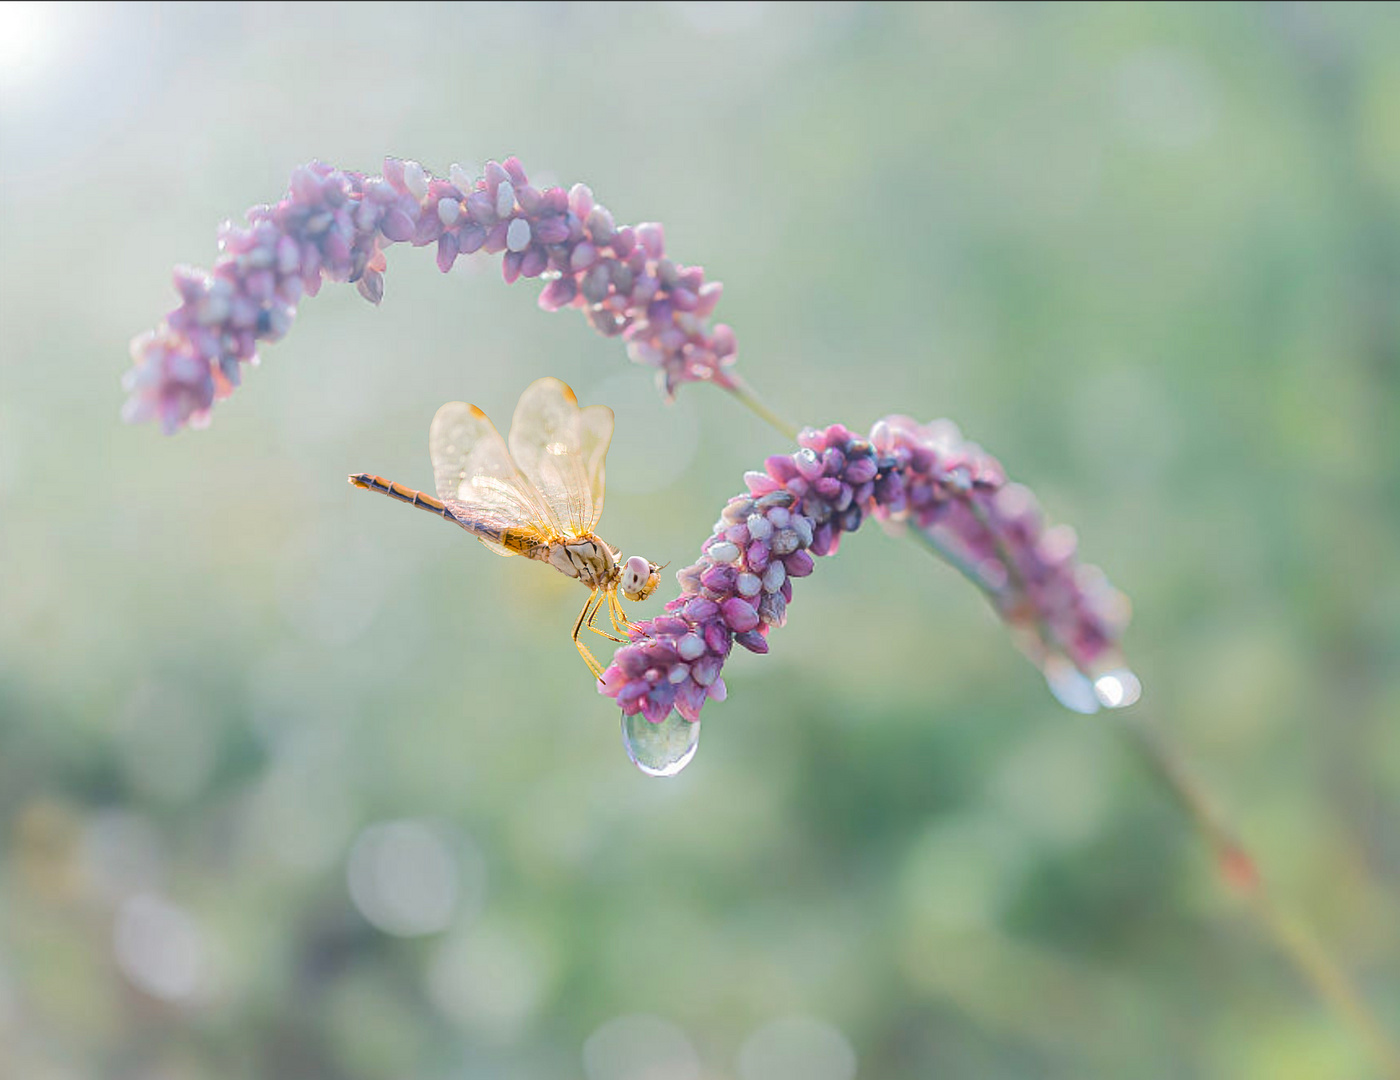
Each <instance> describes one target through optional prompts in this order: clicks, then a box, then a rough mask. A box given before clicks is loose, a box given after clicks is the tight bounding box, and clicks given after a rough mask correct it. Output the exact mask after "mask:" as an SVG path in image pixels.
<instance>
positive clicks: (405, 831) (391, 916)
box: [346, 821, 483, 937]
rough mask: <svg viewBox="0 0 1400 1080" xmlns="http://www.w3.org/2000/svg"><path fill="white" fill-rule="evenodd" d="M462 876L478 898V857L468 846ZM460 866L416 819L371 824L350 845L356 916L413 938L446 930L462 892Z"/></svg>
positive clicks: (437, 837) (441, 839)
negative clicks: (357, 909)
mask: <svg viewBox="0 0 1400 1080" xmlns="http://www.w3.org/2000/svg"><path fill="white" fill-rule="evenodd" d="M461 869H462V870H463V871H464V873H463V874H462V877H463V878H465V879H468V881H469V884H470V885H471V886H473V888H472V892H473V893H475V894H476V898H477V900H478V902H479V898H480V892H481V888H480V886H481V880H482V877H483V871H482V867H481V857H480V855H479V854H477V853H476V852H475V850H471V853H470V857H469V858H467V859H466V860H465V861H464V864H463V866H462V867H461ZM458 872H459V867H458V862H457V859H456V858H455V857H454V853H453V851H452V850H451V849H450V848H449V847H448V845H447V842H446V840H445V839H444V837H443V836H442V835H441V834H440V833H439V831H438V830H437V829H434V828H431V827H429V826H428V825H426V824H424V823H423V822H419V821H390V822H385V823H383V824H380V825H371V826H370V827H369V828H367V829H365V830H364V832H362V833H360V835H359V837H358V838H357V839H356V840H355V843H354V846H353V847H352V848H351V849H350V861H349V865H348V867H347V870H346V877H347V879H348V882H349V886H350V899H351V900H353V901H354V902H355V906H356V907H357V908H359V909H360V914H361V915H363V916H364V917H365V918H366V919H368V920H369V921H370V922H371V923H373V924H374V925H375V926H376V927H378V928H379V929H380V930H383V931H384V932H385V933H386V934H394V935H396V936H398V937H415V936H417V935H419V934H432V933H436V932H437V931H439V930H445V929H447V927H448V926H449V925H450V924H451V922H452V919H453V916H454V915H455V914H456V912H457V906H458V900H459V898H460V895H461V891H462V890H461V884H462V882H461V881H460V880H459V876H458Z"/></svg>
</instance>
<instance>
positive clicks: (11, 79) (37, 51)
mask: <svg viewBox="0 0 1400 1080" xmlns="http://www.w3.org/2000/svg"><path fill="white" fill-rule="evenodd" d="M57 11H58V7H57V5H55V4H31V3H4V4H0V85H4V86H5V87H11V86H15V85H18V84H19V83H22V82H26V81H28V80H29V79H31V78H33V77H34V76H35V75H37V74H38V73H39V72H41V71H42V70H43V68H44V66H45V65H46V64H47V63H48V61H49V58H50V57H51V56H52V55H53V53H54V52H55V45H56V40H55V39H56V38H57V36H58V35H57V33H56V30H57V28H56V27H55V26H54V15H55V14H56V13H57Z"/></svg>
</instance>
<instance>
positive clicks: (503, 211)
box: [496, 180, 515, 218]
mask: <svg viewBox="0 0 1400 1080" xmlns="http://www.w3.org/2000/svg"><path fill="white" fill-rule="evenodd" d="M513 209H515V188H513V187H511V186H510V181H509V180H502V181H501V183H500V185H499V186H498V187H497V188H496V216H497V217H499V218H503V217H508V216H509V215H510V212H511V211H512V210H513Z"/></svg>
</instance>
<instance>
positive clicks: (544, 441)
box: [510, 378, 613, 535]
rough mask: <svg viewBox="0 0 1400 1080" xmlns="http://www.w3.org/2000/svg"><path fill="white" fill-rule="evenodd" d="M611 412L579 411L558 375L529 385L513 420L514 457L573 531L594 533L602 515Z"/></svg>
mask: <svg viewBox="0 0 1400 1080" xmlns="http://www.w3.org/2000/svg"><path fill="white" fill-rule="evenodd" d="M612 433H613V411H612V410H611V409H610V408H608V407H607V406H606V405H590V406H589V407H588V408H586V409H580V408H579V405H578V398H576V397H575V396H574V392H573V391H572V390H571V389H569V387H568V385H567V384H565V383H563V382H560V381H559V380H558V379H549V378H546V379H539V380H537V381H535V382H533V383H531V384H530V385H529V386H528V387H526V389H525V392H524V393H523V394H521V395H520V402H519V403H518V404H517V405H516V406H515V416H514V418H513V419H512V420H511V424H510V455H511V457H513V458H514V459H515V462H516V464H517V465H519V466H520V471H521V472H523V473H524V474H525V477H526V478H527V479H528V480H529V481H530V482H531V483H532V484H533V485H534V487H535V488H536V489H537V490H538V491H539V493H540V494H541V495H542V496H543V497H544V500H545V502H547V503H548V504H549V506H550V509H551V510H553V512H554V513H555V515H556V516H557V517H558V518H559V519H560V520H561V521H562V522H563V523H564V525H565V526H566V527H567V528H568V529H569V530H570V531H571V532H573V533H574V534H575V535H579V534H583V533H591V532H592V531H593V527H594V526H595V525H597V523H598V518H599V517H600V516H601V515H602V513H603V493H604V479H605V478H604V463H605V462H606V459H607V456H608V444H609V443H610V442H611V441H612Z"/></svg>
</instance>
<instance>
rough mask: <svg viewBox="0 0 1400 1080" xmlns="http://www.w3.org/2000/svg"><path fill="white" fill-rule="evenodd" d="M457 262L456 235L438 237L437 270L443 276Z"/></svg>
mask: <svg viewBox="0 0 1400 1080" xmlns="http://www.w3.org/2000/svg"><path fill="white" fill-rule="evenodd" d="M456 261H457V235H456V234H455V233H450V232H449V233H443V234H442V235H441V236H440V237H438V250H437V264H438V269H439V270H441V271H442V272H443V273H444V274H445V273H447V272H448V271H449V270H451V269H452V264H453V263H454V262H456Z"/></svg>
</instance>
